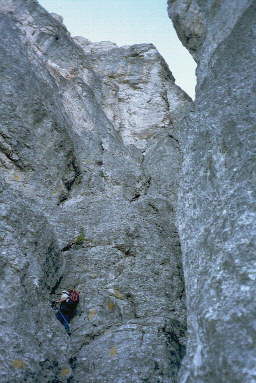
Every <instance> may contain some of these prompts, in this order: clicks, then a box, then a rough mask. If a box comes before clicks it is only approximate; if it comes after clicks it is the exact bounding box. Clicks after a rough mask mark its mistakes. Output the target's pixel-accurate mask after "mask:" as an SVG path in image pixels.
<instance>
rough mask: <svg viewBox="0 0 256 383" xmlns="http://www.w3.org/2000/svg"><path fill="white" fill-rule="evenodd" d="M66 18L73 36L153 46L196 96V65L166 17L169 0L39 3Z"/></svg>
mask: <svg viewBox="0 0 256 383" xmlns="http://www.w3.org/2000/svg"><path fill="white" fill-rule="evenodd" d="M39 3H40V4H41V5H42V6H43V7H44V8H45V9H47V10H48V11H50V12H55V13H58V14H60V15H62V16H63V18H64V24H65V25H66V27H67V29H68V30H69V32H70V33H71V35H72V36H84V37H86V38H88V39H89V40H91V41H103V40H104V41H113V42H115V43H117V44H118V45H128V44H129V45H130V44H138V43H153V44H154V45H155V46H156V47H157V49H158V50H159V52H160V53H161V54H162V56H163V57H164V58H165V60H166V62H167V63H168V65H169V67H170V69H171V71H172V73H173V75H174V77H175V79H176V83H177V84H178V85H179V86H180V87H181V88H182V89H184V90H185V91H186V92H187V93H188V94H189V95H190V96H191V97H194V88H195V68H196V65H195V62H194V60H193V59H192V57H191V56H190V54H189V53H188V52H187V50H186V49H185V48H184V47H183V46H182V44H181V42H180V41H179V39H178V37H177V35H176V32H175V30H174V28H173V26H172V23H171V20H170V19H169V18H168V15H167V5H166V3H167V0H39Z"/></svg>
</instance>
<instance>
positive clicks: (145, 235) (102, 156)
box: [0, 0, 191, 383]
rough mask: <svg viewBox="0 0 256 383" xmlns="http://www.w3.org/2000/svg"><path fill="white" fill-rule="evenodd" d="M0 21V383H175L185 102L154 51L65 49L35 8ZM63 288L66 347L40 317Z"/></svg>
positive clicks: (18, 6)
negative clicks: (71, 304) (68, 303)
mask: <svg viewBox="0 0 256 383" xmlns="http://www.w3.org/2000/svg"><path fill="white" fill-rule="evenodd" d="M0 9H1V42H0V44H1V60H0V67H1V99H2V103H1V111H0V114H1V126H0V173H1V181H0V191H1V193H0V196H1V207H0V214H1V219H0V230H1V232H0V236H1V242H0V244H1V257H0V264H1V279H0V284H1V298H0V299H1V306H0V310H1V322H0V331H1V340H0V344H1V353H0V361H1V369H0V380H1V382H3V383H10V382H12V383H16V382H17V383H18V382H52V383H53V382H55V383H56V382H76V383H80V382H81V383H82V382H83V383H84V382H86V383H103V382H104V383H108V382H111V383H113V382H116V383H120V382H127V383H128V382H132V383H142V382H152V383H153V382H155V383H156V382H161V383H167V382H168V383H169V382H170V381H172V382H175V381H176V376H177V372H178V369H179V366H180V361H181V358H182V356H183V355H184V345H185V330H186V310H185V301H184V299H185V297H184V282H183V271H182V266H181V251H180V242H179V237H178V233H177V229H176V224H175V211H176V200H177V198H176V195H177V184H178V178H179V170H180V162H181V151H180V145H179V141H178V139H177V137H178V136H179V135H178V134H177V131H176V130H175V129H174V124H178V123H179V121H180V120H181V119H182V118H183V117H184V115H185V113H187V110H188V109H189V108H190V106H191V101H190V100H189V98H188V97H187V96H186V95H185V94H184V93H183V92H182V91H181V90H180V89H179V88H178V87H176V85H175V84H174V79H173V77H172V75H171V73H170V72H169V70H168V68H167V66H166V64H165V62H164V61H163V59H162V58H161V56H160V55H159V54H158V52H157V51H156V49H155V48H154V47H153V46H152V45H150V44H149V45H146V44H142V45H136V46H132V47H120V48H119V47H117V46H115V45H114V44H112V43H105V42H104V43H95V44H93V43H90V42H89V41H88V40H85V39H84V40H83V39H81V38H75V39H72V38H71V36H70V35H69V33H68V32H67V30H66V29H65V27H64V25H63V24H62V20H61V18H60V17H58V15H55V14H54V15H50V14H48V13H47V12H46V11H45V10H44V9H43V8H41V7H40V6H39V4H38V3H37V2H36V1H31V0H8V1H5V2H2V3H1V5H0ZM118 63H119V64H120V66H118ZM69 287H71V288H76V289H78V290H79V291H80V292H81V302H80V305H79V309H78V313H77V316H76V317H75V319H74V320H73V322H72V335H71V337H70V338H69V337H68V336H67V334H66V333H65V330H64V328H63V327H62V326H61V324H60V323H59V322H57V321H56V319H55V316H54V311H53V310H52V309H51V307H50V301H51V300H52V299H54V298H56V295H55V294H56V293H57V292H59V291H61V289H63V288H69Z"/></svg>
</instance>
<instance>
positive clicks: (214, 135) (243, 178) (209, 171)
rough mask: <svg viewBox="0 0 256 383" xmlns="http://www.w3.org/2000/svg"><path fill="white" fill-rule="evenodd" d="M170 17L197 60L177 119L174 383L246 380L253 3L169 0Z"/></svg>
mask: <svg viewBox="0 0 256 383" xmlns="http://www.w3.org/2000/svg"><path fill="white" fill-rule="evenodd" d="M169 13H170V16H171V17H172V18H173V21H174V25H175V27H176V29H177V32H178V35H179V36H180V37H181V40H182V42H183V44H184V45H185V46H186V47H187V48H188V49H189V50H190V51H191V52H192V53H193V55H194V57H195V58H196V60H197V62H198V69H197V90H196V101H195V109H194V111H193V113H191V114H190V115H189V116H188V117H187V118H186V123H184V122H183V123H182V124H181V125H180V127H181V129H180V132H181V137H180V143H181V148H182V152H183V159H184V160H183V165H182V171H181V177H180V179H181V185H180V191H179V209H178V226H179V233H180V236H181V246H182V253H183V266H184V274H185V280H186V293H187V310H188V345H187V356H186V358H185V359H184V364H183V368H182V371H181V378H180V382H181V383H185V382H186V383H192V382H193V383H216V382H218V383H227V382H230V383H231V382H232V383H253V382H255V381H256V375H255V360H256V349H255V312H256V307H255V279H256V269H255V233H256V227H255V223H256V219H255V218H256V213H255V197H256V194H255V183H256V182H255V181H256V180H255V146H256V145H255V109H256V108H255V106H256V105H255V89H256V88H255V63H256V51H255V35H256V29H255V25H256V23H255V20H256V4H255V2H254V1H249V0H223V1H214V0H211V1H201V0H193V1H191V0H176V1H175V0H169ZM188 20H189V22H187V21H188Z"/></svg>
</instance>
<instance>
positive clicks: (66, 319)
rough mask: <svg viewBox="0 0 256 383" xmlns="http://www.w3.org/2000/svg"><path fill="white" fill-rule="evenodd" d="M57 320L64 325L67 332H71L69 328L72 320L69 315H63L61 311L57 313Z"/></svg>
mask: <svg viewBox="0 0 256 383" xmlns="http://www.w3.org/2000/svg"><path fill="white" fill-rule="evenodd" d="M56 318H57V319H58V320H59V321H60V323H61V324H63V326H64V327H65V329H66V331H67V332H70V328H69V322H70V318H69V317H68V316H67V315H65V314H63V313H62V312H61V311H58V312H57V313H56Z"/></svg>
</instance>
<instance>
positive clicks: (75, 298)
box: [68, 290, 80, 304]
mask: <svg viewBox="0 0 256 383" xmlns="http://www.w3.org/2000/svg"><path fill="white" fill-rule="evenodd" d="M68 292H69V299H71V301H72V302H73V303H76V304H77V303H79V294H80V293H79V291H76V290H68Z"/></svg>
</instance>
